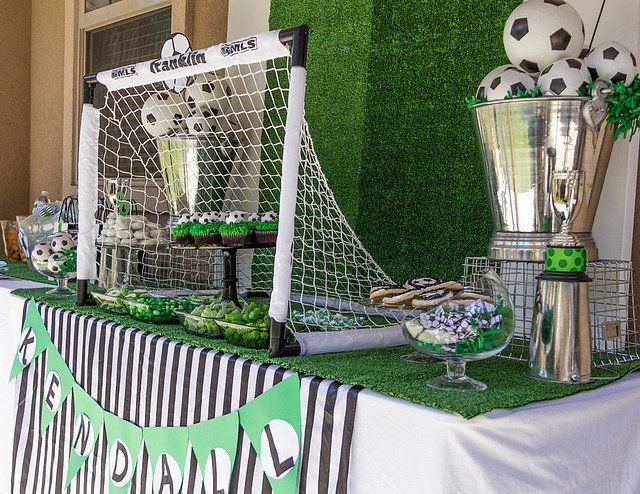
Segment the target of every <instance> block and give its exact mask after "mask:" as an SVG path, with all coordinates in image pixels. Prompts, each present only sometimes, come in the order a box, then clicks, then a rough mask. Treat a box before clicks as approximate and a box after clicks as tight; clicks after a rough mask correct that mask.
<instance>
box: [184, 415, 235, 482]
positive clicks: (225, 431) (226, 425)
mask: <svg viewBox="0 0 640 494" xmlns="http://www.w3.org/2000/svg"><path fill="white" fill-rule="evenodd" d="M238 425H239V418H238V412H233V413H229V414H227V415H223V416H222V417H217V418H215V419H211V420H206V421H205V422H200V423H198V424H194V425H192V426H189V427H188V429H189V440H190V441H191V447H192V448H193V452H194V453H195V455H196V459H197V460H198V465H199V466H200V471H201V473H202V479H203V481H204V486H205V490H206V492H207V494H227V493H228V492H229V482H230V481H231V473H232V472H233V465H234V463H235V458H236V449H237V448H238Z"/></svg>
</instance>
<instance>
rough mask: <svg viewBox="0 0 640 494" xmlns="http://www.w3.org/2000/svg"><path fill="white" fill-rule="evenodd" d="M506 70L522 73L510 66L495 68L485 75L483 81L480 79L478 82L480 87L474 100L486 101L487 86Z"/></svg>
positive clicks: (520, 70)
mask: <svg viewBox="0 0 640 494" xmlns="http://www.w3.org/2000/svg"><path fill="white" fill-rule="evenodd" d="M507 70H516V71H519V72H522V69H519V68H518V67H516V66H515V65H510V64H507V65H501V66H500V67H496V68H495V69H493V70H492V71H491V72H489V73H488V74H487V75H485V76H484V79H482V82H480V85H479V86H478V90H477V91H476V98H478V99H486V97H487V88H488V87H489V84H491V82H492V81H493V80H494V79H495V78H496V77H497V76H499V75H500V74H502V73H503V72H505V71H507Z"/></svg>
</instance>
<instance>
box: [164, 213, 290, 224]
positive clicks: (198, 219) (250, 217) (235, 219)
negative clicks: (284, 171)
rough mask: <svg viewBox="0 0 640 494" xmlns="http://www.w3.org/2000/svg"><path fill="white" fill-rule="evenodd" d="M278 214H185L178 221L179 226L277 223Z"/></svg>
mask: <svg viewBox="0 0 640 494" xmlns="http://www.w3.org/2000/svg"><path fill="white" fill-rule="evenodd" d="M277 219H278V214H277V213H275V212H274V211H269V212H267V213H264V214H259V213H245V212H244V211H229V212H228V213H223V212H219V213H214V212H211V213H193V214H183V215H181V216H180V218H179V219H178V223H177V224H178V225H184V224H186V223H200V224H201V225H206V224H207V223H213V222H215V221H220V222H224V223H227V224H233V223H242V222H243V221H262V222H267V221H276V220H277Z"/></svg>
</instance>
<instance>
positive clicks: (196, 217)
mask: <svg viewBox="0 0 640 494" xmlns="http://www.w3.org/2000/svg"><path fill="white" fill-rule="evenodd" d="M200 218H202V213H193V214H192V215H191V216H189V221H192V222H193V223H199V222H200Z"/></svg>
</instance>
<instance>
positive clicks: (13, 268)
mask: <svg viewBox="0 0 640 494" xmlns="http://www.w3.org/2000/svg"><path fill="white" fill-rule="evenodd" d="M0 261H6V263H7V267H8V268H9V271H7V272H5V273H3V272H2V271H0V275H2V274H5V275H7V276H13V277H14V278H20V279H22V280H29V281H36V282H39V283H46V284H48V285H54V284H55V283H56V282H55V281H53V280H50V279H49V278H47V277H46V276H43V275H41V274H40V273H36V272H35V271H33V270H32V269H31V268H29V266H27V265H26V264H24V263H22V262H20V261H15V260H13V259H4V258H0Z"/></svg>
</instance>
